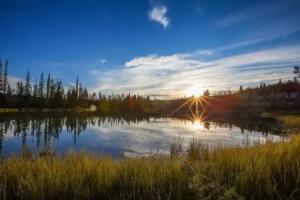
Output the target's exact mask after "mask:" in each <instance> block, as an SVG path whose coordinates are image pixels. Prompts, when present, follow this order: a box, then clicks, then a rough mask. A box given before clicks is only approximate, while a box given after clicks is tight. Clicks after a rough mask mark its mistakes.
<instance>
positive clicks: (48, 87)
mask: <svg viewBox="0 0 300 200" xmlns="http://www.w3.org/2000/svg"><path fill="white" fill-rule="evenodd" d="M50 84H51V77H50V73H49V74H48V78H47V86H46V98H47V99H49V98H50V88H51V85H50Z"/></svg>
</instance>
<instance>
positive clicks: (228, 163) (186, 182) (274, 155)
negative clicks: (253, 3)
mask: <svg viewBox="0 0 300 200" xmlns="http://www.w3.org/2000/svg"><path fill="white" fill-rule="evenodd" d="M173 148H174V149H175V150H174V152H175V154H173V156H172V155H171V156H167V155H161V156H152V157H145V158H127V159H126V158H125V159H119V160H114V159H111V158H109V157H103V156H97V155H90V154H87V153H70V154H68V155H67V156H64V157H60V156H55V155H53V154H48V153H44V154H39V155H35V156H28V154H26V156H22V155H19V156H12V157H10V158H8V159H5V160H1V163H0V177H1V178H0V198H1V199H299V198H300V196H299V193H300V190H299V188H300V136H296V137H294V138H292V139H291V140H290V141H288V142H280V143H272V142H268V143H267V144H265V145H257V146H254V147H246V148H240V147H235V148H233V147H231V148H222V149H208V147H205V146H203V145H202V144H201V143H200V142H199V141H196V140H193V141H191V143H190V145H189V148H188V149H187V151H186V152H182V156H179V155H178V151H177V150H180V152H181V150H182V148H181V147H177V146H174V147H173ZM174 155H176V156H174Z"/></svg>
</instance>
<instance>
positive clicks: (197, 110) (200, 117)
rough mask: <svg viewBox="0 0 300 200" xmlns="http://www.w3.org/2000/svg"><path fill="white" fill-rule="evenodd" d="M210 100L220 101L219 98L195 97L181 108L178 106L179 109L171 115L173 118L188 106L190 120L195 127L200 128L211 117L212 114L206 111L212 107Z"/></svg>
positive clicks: (189, 99)
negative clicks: (208, 107)
mask: <svg viewBox="0 0 300 200" xmlns="http://www.w3.org/2000/svg"><path fill="white" fill-rule="evenodd" d="M209 99H214V100H217V101H219V100H218V99H217V98H215V97H211V96H203V95H193V96H192V97H190V98H188V99H187V100H186V101H185V102H184V103H182V104H181V105H180V106H178V108H176V109H175V110H174V111H173V112H172V113H171V114H170V115H171V116H173V115H174V114H175V113H176V112H178V111H179V110H180V109H181V108H183V107H184V106H188V108H189V111H190V113H189V115H188V118H189V119H190V120H191V121H192V122H193V124H194V125H196V126H197V125H199V126H197V127H200V123H201V122H203V121H205V120H206V119H207V117H208V116H209V115H210V113H209V112H208V111H207V109H206V108H207V106H211V103H210V102H209Z"/></svg>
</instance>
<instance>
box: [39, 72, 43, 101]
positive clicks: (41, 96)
mask: <svg viewBox="0 0 300 200" xmlns="http://www.w3.org/2000/svg"><path fill="white" fill-rule="evenodd" d="M38 97H39V98H43V97H44V74H43V73H41V78H40V82H39V89H38Z"/></svg>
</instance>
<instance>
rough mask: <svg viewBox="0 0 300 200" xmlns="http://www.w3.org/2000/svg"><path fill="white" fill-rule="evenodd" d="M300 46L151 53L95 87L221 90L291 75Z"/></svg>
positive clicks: (102, 78) (139, 90) (112, 72)
mask: <svg viewBox="0 0 300 200" xmlns="http://www.w3.org/2000/svg"><path fill="white" fill-rule="evenodd" d="M299 54H300V45H290V46H281V47H277V48H271V49H266V50H261V51H255V52H250V53H245V54H241V55H235V56H228V57H225V58H220V59H215V60H212V61H201V60H199V59H196V58H193V57H191V56H189V55H188V54H173V55H167V56H158V55H149V56H145V57H138V58H134V59H132V60H129V61H127V62H125V63H124V66H123V67H122V68H119V69H114V70H110V71H106V72H104V73H102V74H101V75H99V76H98V75H95V78H96V79H98V83H97V86H96V87H95V88H94V89H95V90H98V89H100V90H110V91H111V90H113V91H114V92H118V93H122V92H134V93H141V94H170V95H176V96H177V95H185V94H187V93H186V92H187V91H188V90H189V88H191V87H195V86H197V87H200V88H203V89H205V88H209V89H212V90H221V89H227V88H228V87H230V88H237V87H238V86H239V85H241V84H242V85H252V84H258V83H259V82H260V81H265V82H269V81H274V80H276V81H277V80H279V79H280V78H281V79H288V78H292V73H291V69H292V67H291V65H293V64H296V63H300V57H299Z"/></svg>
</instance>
